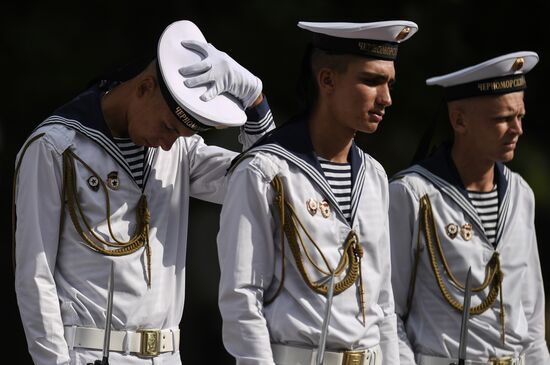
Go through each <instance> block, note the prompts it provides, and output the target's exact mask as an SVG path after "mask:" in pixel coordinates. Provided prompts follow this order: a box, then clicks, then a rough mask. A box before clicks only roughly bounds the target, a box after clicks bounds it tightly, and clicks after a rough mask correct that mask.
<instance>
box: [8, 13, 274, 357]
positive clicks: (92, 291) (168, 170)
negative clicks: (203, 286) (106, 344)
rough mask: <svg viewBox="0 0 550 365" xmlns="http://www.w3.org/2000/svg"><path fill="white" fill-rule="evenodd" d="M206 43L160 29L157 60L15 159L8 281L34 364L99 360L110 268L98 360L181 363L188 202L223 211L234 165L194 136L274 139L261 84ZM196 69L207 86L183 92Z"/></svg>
mask: <svg viewBox="0 0 550 365" xmlns="http://www.w3.org/2000/svg"><path fill="white" fill-rule="evenodd" d="M189 41H192V43H193V46H192V47H194V48H192V49H191V48H189V49H188V48H186V46H185V44H186V42H189ZM205 42H206V41H205V39H204V37H203V36H202V34H201V32H200V30H199V29H198V28H197V27H196V26H195V25H194V24H193V23H192V22H190V21H178V22H175V23H173V24H171V25H170V26H168V27H167V28H166V30H165V31H164V33H163V34H162V36H161V38H160V41H159V43H158V58H157V59H156V60H154V61H153V62H150V63H149V64H148V65H145V66H144V67H143V68H142V69H140V70H138V72H136V73H134V74H133V75H131V76H130V77H126V78H117V77H116V76H117V75H114V76H113V78H110V79H106V80H103V81H101V82H100V83H98V84H96V85H94V86H92V87H91V88H90V89H88V90H87V91H85V92H84V93H82V94H80V95H78V96H77V97H76V98H75V99H73V100H72V101H70V102H69V103H67V104H65V105H64V106H62V107H60V108H59V109H57V110H56V111H55V112H54V113H53V114H52V115H51V116H50V117H48V118H47V119H46V120H45V121H44V122H42V123H41V124H40V125H39V126H38V127H37V128H36V130H35V131H34V132H33V133H32V135H31V136H30V137H29V139H28V140H27V142H26V143H25V145H24V147H23V148H22V149H21V151H20V153H19V155H18V156H17V160H16V180H15V186H14V197H15V210H14V213H15V216H14V218H16V220H17V224H16V227H15V238H16V244H15V265H16V266H15V281H16V291H17V300H18V305H19V310H20V313H21V319H22V323H23V326H24V329H25V334H26V338H27V342H28V346H29V351H30V353H31V355H32V358H33V360H34V363H35V364H37V365H38V364H48V365H51V364H69V363H71V364H86V363H89V362H93V360H94V359H97V358H101V351H102V347H103V338H104V328H105V322H106V319H105V305H106V304H105V303H107V295H108V292H107V282H108V281H107V278H108V276H109V268H110V266H111V265H110V263H111V262H116V266H115V268H116V269H115V272H114V299H113V306H112V318H111V322H112V333H111V336H110V348H109V350H110V356H109V357H110V360H109V361H110V362H111V363H112V364H151V363H152V361H153V362H154V363H163V364H181V360H180V355H179V339H180V336H179V329H178V325H179V323H180V320H181V317H182V312H183V306H184V298H185V266H186V265H185V253H186V245H187V242H186V240H187V220H188V216H189V198H190V196H193V197H196V198H199V199H204V200H208V201H211V202H217V203H221V202H222V200H223V197H224V195H225V190H226V189H225V184H226V178H225V172H226V170H227V168H228V167H229V163H230V161H231V159H232V158H234V157H235V156H236V153H235V152H232V151H228V150H225V149H223V148H220V147H215V146H208V145H206V144H205V143H204V141H203V140H202V138H201V137H200V136H198V135H196V134H195V132H200V131H202V130H205V129H208V128H223V127H227V126H241V135H240V141H241V142H242V143H243V144H244V147H245V148H246V147H249V146H250V145H251V144H252V143H254V142H255V141H256V140H257V139H258V138H259V137H261V136H262V135H263V134H264V133H265V132H267V131H268V130H269V129H271V128H273V127H274V124H273V120H272V118H271V113H270V112H269V107H268V105H267V103H266V100H265V99H263V98H262V95H261V82H260V81H259V79H257V78H256V77H255V76H253V75H252V74H251V73H250V72H248V71H247V70H245V69H244V68H243V67H241V66H239V65H238V64H237V63H236V62H235V61H234V60H232V59H231V58H230V57H229V56H228V55H226V54H224V53H222V52H219V51H217V50H216V49H215V48H214V47H213V46H211V45H208V44H206V43H205ZM197 45H199V46H201V47H203V48H204V52H202V54H201V52H199V53H197V51H196V47H197ZM196 63H201V64H202V65H204V64H205V63H208V69H209V71H208V72H210V73H215V74H216V75H217V76H216V79H213V80H211V81H210V82H209V83H208V84H206V85H202V86H198V87H196V88H188V87H187V86H186V82H187V81H189V80H193V77H195V76H200V75H202V74H203V73H201V72H199V73H198V74H197V73H196V71H194V70H192V69H191V70H189V69H188V68H190V67H191V68H192V66H193V65H194V64H196ZM219 68H223V71H220V70H219ZM191 72H192V74H191ZM205 72H206V69H205ZM228 74H230V75H229V76H228ZM120 75H122V73H121V74H120ZM218 77H220V78H222V77H225V79H226V80H231V81H232V82H233V83H230V84H228V83H226V82H225V83H224V82H223V80H222V81H220V80H218ZM212 87H216V90H215V92H214V93H213V94H210V95H208V98H205V97H203V96H202V95H203V94H204V93H205V92H209V89H210V88H212ZM216 93H221V94H220V95H218V96H216V95H214V94H216ZM201 97H202V99H201ZM203 99H206V100H203ZM209 99H210V100H209ZM245 107H250V108H249V109H246V110H245ZM247 116H248V119H249V121H246V119H247ZM245 122H246V123H245ZM14 242H15V241H14Z"/></svg>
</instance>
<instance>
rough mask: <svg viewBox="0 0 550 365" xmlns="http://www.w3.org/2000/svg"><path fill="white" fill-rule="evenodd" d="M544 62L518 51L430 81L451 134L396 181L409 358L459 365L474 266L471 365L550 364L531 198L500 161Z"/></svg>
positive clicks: (395, 259)
mask: <svg viewBox="0 0 550 365" xmlns="http://www.w3.org/2000/svg"><path fill="white" fill-rule="evenodd" d="M537 62H538V55H537V54H536V53H534V52H516V53H510V54H506V55H503V56H500V57H497V58H493V59H490V60H488V61H486V62H483V63H480V64H477V65H475V66H472V67H468V68H465V69H462V70H460V71H457V72H453V73H450V74H448V75H444V76H439V77H432V78H430V79H428V80H427V81H426V83H427V84H428V85H438V86H442V87H444V91H445V97H446V100H447V105H448V115H449V120H450V123H451V126H452V129H453V134H454V141H453V142H452V143H446V144H444V145H443V146H442V147H440V148H439V149H438V150H437V151H436V152H435V153H433V154H432V155H431V156H430V157H428V158H427V159H424V160H423V161H421V162H419V163H418V164H415V165H413V166H412V167H410V168H408V169H406V170H404V171H401V172H399V173H398V174H397V175H396V176H395V177H394V178H393V179H392V181H391V182H390V227H391V231H390V232H391V234H390V236H391V244H392V283H393V289H394V294H395V305H396V313H397V316H398V331H399V338H400V356H401V364H422V365H439V364H441V365H443V364H445V365H448V364H449V363H451V362H456V360H457V357H458V356H459V354H458V349H459V345H460V327H461V313H462V303H463V293H464V279H465V277H466V272H467V271H468V268H469V267H470V266H471V268H472V285H473V293H472V297H471V303H472V304H471V307H470V321H469V332H468V343H467V351H466V359H467V361H466V364H499V365H518V364H520V365H523V364H550V357H549V354H548V348H547V344H546V342H545V330H544V308H545V307H544V288H543V282H542V276H541V267H540V261H539V254H538V249H537V240H536V234H535V226H534V204H535V202H534V196H533V192H532V190H531V189H530V187H529V185H528V184H527V183H526V182H525V180H523V179H522V178H521V176H520V175H518V174H517V173H514V172H512V171H511V170H510V169H509V168H507V167H506V166H505V165H504V163H506V162H508V161H510V160H512V158H513V157H514V151H515V147H516V144H517V143H518V140H519V137H520V136H521V135H522V133H523V126H522V119H523V117H524V116H525V105H524V101H523V100H524V90H525V88H526V85H527V84H526V81H525V74H526V73H527V72H529V71H530V70H531V69H532V68H533V67H534V66H535V65H536V64H537Z"/></svg>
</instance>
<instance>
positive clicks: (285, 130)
mask: <svg viewBox="0 0 550 365" xmlns="http://www.w3.org/2000/svg"><path fill="white" fill-rule="evenodd" d="M266 144H276V145H279V146H281V147H283V148H284V149H285V150H287V151H288V152H290V153H292V154H293V155H295V156H296V157H298V158H300V159H301V160H303V161H306V162H307V163H308V164H310V165H311V166H313V167H314V168H315V169H316V170H317V171H319V173H320V174H321V175H324V174H323V170H322V169H321V164H320V163H319V159H318V158H317V154H316V153H315V150H314V148H313V143H312V142H311V137H310V134H309V125H308V123H307V119H306V117H305V116H298V117H294V118H292V119H290V120H289V121H288V122H286V123H284V124H282V125H281V126H279V127H277V128H275V129H274V130H272V131H271V132H269V133H268V134H266V135H265V136H264V137H263V138H261V139H260V140H259V141H258V142H257V143H256V144H255V145H254V146H253V147H252V149H253V148H254V147H257V146H262V145H266ZM361 153H362V151H361V150H360V149H359V147H357V145H356V144H355V142H353V144H352V146H351V148H350V151H349V154H348V161H350V164H351V171H352V184H353V183H354V182H355V179H356V177H357V173H358V171H359V168H360V167H361V163H362V159H361V156H360V154H361Z"/></svg>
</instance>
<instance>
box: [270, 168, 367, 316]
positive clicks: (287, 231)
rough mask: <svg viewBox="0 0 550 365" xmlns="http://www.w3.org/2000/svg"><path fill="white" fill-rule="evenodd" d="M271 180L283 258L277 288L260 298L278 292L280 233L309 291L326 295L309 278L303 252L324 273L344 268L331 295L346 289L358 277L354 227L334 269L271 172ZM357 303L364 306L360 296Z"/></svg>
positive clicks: (358, 250)
mask: <svg viewBox="0 0 550 365" xmlns="http://www.w3.org/2000/svg"><path fill="white" fill-rule="evenodd" d="M271 184H272V186H273V187H274V189H275V191H276V195H275V198H274V203H275V205H276V206H277V208H278V211H279V214H280V216H279V217H280V222H281V253H282V256H283V260H282V262H283V265H282V269H281V271H282V276H281V283H280V285H279V288H278V289H277V291H276V293H275V295H274V297H273V298H270V299H269V300H266V301H264V303H266V304H269V303H271V302H272V301H273V300H274V299H275V297H276V296H277V295H278V294H279V292H280V290H281V288H282V286H283V282H284V236H286V238H287V240H288V244H289V246H290V250H291V251H292V255H293V257H294V261H295V262H296V266H297V267H298V271H299V272H300V274H301V276H302V278H303V279H304V282H305V283H306V284H307V286H308V287H310V288H311V289H312V290H313V291H315V292H316V293H319V294H323V295H326V294H327V292H328V284H326V283H317V282H314V281H312V280H311V278H310V277H309V275H308V273H307V271H306V269H305V266H304V256H305V257H306V258H307V260H308V261H309V262H310V263H311V264H312V265H313V267H315V268H316V269H317V271H319V272H321V273H322V274H325V275H333V274H334V275H335V276H336V275H339V274H341V273H342V272H344V270H347V272H346V275H345V277H344V278H343V279H342V280H341V281H339V282H337V283H335V285H334V295H338V294H340V293H342V292H343V291H344V290H346V289H348V288H349V287H350V286H352V285H353V284H354V283H355V282H356V281H357V278H358V277H360V274H361V258H362V257H363V248H362V247H361V245H360V244H359V241H358V238H357V234H356V233H355V232H354V231H351V232H350V233H349V234H348V236H347V238H346V240H345V242H344V251H345V253H344V255H342V258H341V259H340V261H339V262H338V265H337V267H336V268H335V269H332V268H331V267H330V265H329V263H328V260H327V258H326V257H325V255H323V252H322V251H321V249H320V248H319V246H318V245H317V243H316V242H315V240H314V239H313V238H312V237H311V234H310V233H309V232H308V231H307V229H306V228H305V227H304V225H303V224H302V222H301V221H300V219H299V218H298V217H297V215H296V212H295V210H294V208H293V207H292V205H291V204H290V203H289V202H288V201H287V200H286V198H285V196H284V189H283V183H282V181H281V178H280V177H279V176H275V178H274V179H273V181H272V182H271ZM298 226H299V227H298ZM299 228H301V230H302V231H303V232H304V233H305V235H306V236H307V238H308V239H309V241H310V242H311V243H312V244H313V246H314V247H315V249H316V250H317V252H318V253H319V254H320V256H321V257H322V259H323V261H324V263H325V266H326V268H327V270H323V269H321V267H319V265H318V264H317V263H316V262H314V260H313V258H312V257H311V255H310V253H309V252H308V250H307V248H306V245H305V243H304V240H303V239H302V235H301V234H300V230H299ZM283 232H284V235H283V234H282V233H283ZM361 279H362V278H361ZM361 281H362V280H361ZM360 284H362V282H361V283H360ZM360 294H361V296H362V295H363V288H362V287H361V288H360ZM360 304H361V307H362V309H363V306H364V301H363V298H361V299H360Z"/></svg>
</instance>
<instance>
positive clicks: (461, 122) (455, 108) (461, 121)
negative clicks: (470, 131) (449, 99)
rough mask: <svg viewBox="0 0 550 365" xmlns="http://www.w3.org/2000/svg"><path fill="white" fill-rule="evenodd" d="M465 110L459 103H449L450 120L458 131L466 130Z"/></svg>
mask: <svg viewBox="0 0 550 365" xmlns="http://www.w3.org/2000/svg"><path fill="white" fill-rule="evenodd" d="M465 113H466V112H465V110H464V108H463V107H462V105H460V104H459V103H456V102H455V103H450V104H449V121H450V122H451V127H452V128H453V130H454V131H455V132H456V133H460V134H463V133H464V132H465V131H466V118H465Z"/></svg>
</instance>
